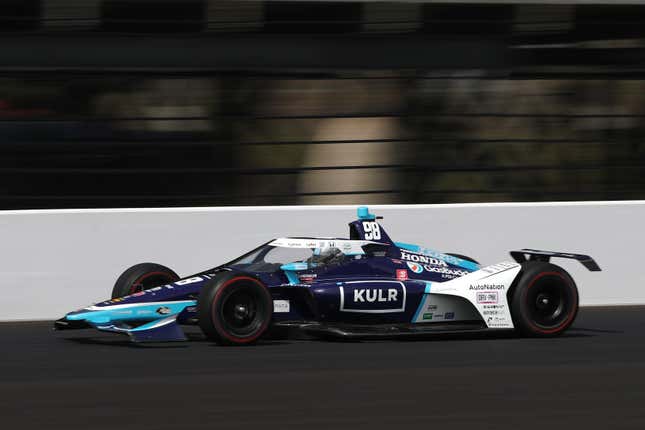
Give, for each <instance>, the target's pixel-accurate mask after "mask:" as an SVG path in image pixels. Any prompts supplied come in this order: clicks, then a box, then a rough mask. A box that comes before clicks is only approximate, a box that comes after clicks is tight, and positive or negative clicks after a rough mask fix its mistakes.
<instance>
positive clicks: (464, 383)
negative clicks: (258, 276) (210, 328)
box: [0, 307, 645, 430]
mask: <svg viewBox="0 0 645 430" xmlns="http://www.w3.org/2000/svg"><path fill="white" fill-rule="evenodd" d="M50 327H51V324H50V323H42V322H41V323H5V324H0V345H1V346H0V348H1V349H0V351H1V353H0V428H2V429H23V428H40V429H62V428H65V429H75V428H88V429H118V430H126V429H137V430H141V429H193V428H197V429H202V428H203V429H227V428H235V429H242V428H243V429H247V428H249V429H250V428H254V429H273V428H275V429H292V428H293V429H300V430H307V429H374V428H387V429H397V430H398V429H403V428H405V429H412V428H415V429H418V428H426V429H432V430H435V429H462V428H468V429H507V428H508V429H511V428H513V429H517V428H520V429H522V430H526V429H541V430H543V429H545V428H551V429H565V428H566V429H577V428H580V429H605V430H607V429H645V307H621V308H613V309H612V308H587V309H582V310H581V312H580V314H579V316H578V319H577V320H576V322H575V324H574V327H573V328H572V329H571V330H570V331H569V332H568V333H567V335H565V336H562V337H559V338H554V339H521V338H516V337H512V336H507V337H501V338H500V337H495V338H490V337H466V338H463V337H456V338H455V337H452V338H441V339H436V340H431V341H399V342H397V341H378V342H362V343H340V342H321V341H266V342H262V343H259V344H257V345H255V346H249V347H237V348H225V347H218V346H216V345H214V344H212V343H210V342H208V341H206V340H198V339H196V340H194V341H192V342H188V343H182V344H168V345H148V346H136V345H131V344H129V343H126V342H122V338H120V337H114V336H110V335H99V336H98V337H94V338H88V337H86V336H88V335H91V334H93V333H92V332H85V333H83V335H82V336H80V337H79V333H80V332H76V333H74V336H73V338H72V339H69V338H64V337H62V336H61V335H62V334H63V333H60V334H55V333H53V332H52V331H51V329H50ZM66 333H69V332H66Z"/></svg>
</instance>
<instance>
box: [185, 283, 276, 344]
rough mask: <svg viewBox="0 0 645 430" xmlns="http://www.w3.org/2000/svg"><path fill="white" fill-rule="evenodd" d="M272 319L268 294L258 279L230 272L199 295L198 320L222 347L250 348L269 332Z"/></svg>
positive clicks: (204, 329)
mask: <svg viewBox="0 0 645 430" xmlns="http://www.w3.org/2000/svg"><path fill="white" fill-rule="evenodd" d="M272 316H273V299H272V298H271V294H270V293H269V290H268V289H267V288H266V287H265V286H264V284H262V283H261V282H260V281H259V280H257V279H256V278H253V277H251V276H248V275H244V274H239V273H234V272H227V273H225V274H221V275H218V276H217V277H216V278H214V279H212V280H211V281H209V282H208V283H206V285H204V287H203V288H202V290H201V292H200V293H199V298H198V300H197V317H198V319H199V327H200V328H201V329H202V331H203V332H204V334H205V335H206V337H208V338H209V339H211V340H213V341H215V342H217V343H219V344H221V345H248V344H251V343H253V342H255V341H257V340H258V339H259V338H260V337H261V336H262V335H263V334H264V333H265V332H266V331H267V329H268V327H269V323H270V322H271V318H272Z"/></svg>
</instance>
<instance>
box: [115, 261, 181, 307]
mask: <svg viewBox="0 0 645 430" xmlns="http://www.w3.org/2000/svg"><path fill="white" fill-rule="evenodd" d="M178 280H179V275H177V274H176V273H175V272H173V271H172V270H170V269H169V268H167V267H166V266H162V265H161V264H155V263H141V264H136V265H134V266H132V267H130V268H129V269H128V270H126V271H125V272H123V274H122V275H121V276H119V279H117V280H116V283H115V284H114V288H113V289H112V298H113V299H115V298H117V297H123V296H129V295H130V294H134V293H138V292H139V291H143V290H148V289H150V288H154V287H158V286H159V285H165V284H170V283H172V282H175V281H178Z"/></svg>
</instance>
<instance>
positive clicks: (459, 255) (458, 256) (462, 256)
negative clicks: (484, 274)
mask: <svg viewBox="0 0 645 430" xmlns="http://www.w3.org/2000/svg"><path fill="white" fill-rule="evenodd" d="M446 255H452V256H453V257H457V258H461V259H462V260H466V261H470V262H471V263H475V264H477V265H479V261H477V260H475V259H474V258H470V257H467V256H465V255H461V254H452V253H450V252H447V253H446Z"/></svg>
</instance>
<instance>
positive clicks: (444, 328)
mask: <svg viewBox="0 0 645 430" xmlns="http://www.w3.org/2000/svg"><path fill="white" fill-rule="evenodd" d="M378 218H379V217H376V216H374V215H372V214H371V213H369V210H368V209H367V208H366V207H360V208H358V219H357V220H355V221H353V222H351V223H350V224H349V238H348V239H339V238H313V237H283V238H278V239H274V240H271V241H270V242H267V243H265V244H263V245H261V246H259V247H258V248H256V249H254V250H252V251H250V252H248V253H247V254H244V255H242V256H241V257H239V258H237V259H235V260H233V261H231V262H229V263H226V264H223V265H221V266H217V267H215V268H213V269H210V270H206V271H204V272H201V273H197V274H194V275H191V276H187V277H184V278H180V277H179V276H178V275H177V274H176V273H175V272H173V271H172V270H170V269H169V268H167V267H164V266H161V265H158V264H152V263H143V264H137V265H135V266H133V267H131V268H130V269H128V270H126V271H125V272H124V273H123V274H122V275H121V276H120V277H119V279H118V280H117V282H116V284H115V286H114V289H113V291H112V298H111V299H110V300H107V301H104V302H101V303H97V304H95V305H93V306H89V307H87V308H84V309H81V310H78V311H75V312H70V313H68V314H67V315H65V317H63V318H61V319H59V320H57V321H56V322H55V324H54V326H55V328H56V329H59V330H63V329H80V328H93V329H97V330H101V331H106V332H114V333H121V334H125V335H128V336H129V337H130V339H131V340H132V341H135V342H147V341H179V340H186V339H187V337H186V334H185V333H184V330H183V329H182V326H185V325H198V326H199V327H200V328H201V330H202V331H203V333H204V334H205V335H206V336H207V337H208V338H209V339H212V340H213V341H215V342H217V343H219V344H223V345H242V344H249V343H252V342H255V341H257V340H258V339H260V338H261V337H262V336H263V335H265V334H267V333H270V332H275V331H280V330H279V329H280V328H283V329H284V328H288V329H289V330H283V331H286V332H290V333H293V332H294V330H295V331H296V332H301V333H305V334H307V335H308V336H315V337H323V338H341V339H383V338H393V337H421V336H426V335H432V334H437V333H457V332H478V331H501V330H516V331H518V332H519V333H520V334H522V335H527V336H555V335H558V334H561V333H562V332H564V331H565V330H566V329H567V328H568V327H569V326H570V325H571V324H572V322H573V320H574V319H575V317H576V313H577V310H578V291H577V288H576V284H575V283H574V281H573V279H572V278H571V276H570V275H569V274H568V273H567V272H566V271H565V270H564V269H562V268H561V267H559V266H556V265H554V264H552V263H550V262H549V260H550V259H551V258H552V257H560V258H570V259H575V260H578V261H580V262H581V263H582V264H583V265H584V266H585V267H587V268H588V269H589V270H592V271H598V270H600V268H599V267H598V265H597V264H596V263H595V261H594V260H593V259H592V258H591V257H589V256H586V255H580V254H570V253H560V252H547V251H538V250H533V249H522V250H520V251H512V252H511V253H510V254H511V256H512V257H513V259H514V260H515V261H503V262H500V263H497V264H493V265H490V266H481V265H480V264H479V263H477V262H476V261H475V260H473V259H472V258H469V257H466V256H462V255H458V254H449V253H441V252H438V251H435V250H432V249H427V248H423V247H420V246H418V245H411V244H407V243H401V242H394V241H392V240H391V239H390V237H389V236H388V235H387V233H386V232H385V230H384V229H383V227H382V226H381V225H380V224H379V223H378V221H377V219H378Z"/></svg>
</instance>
